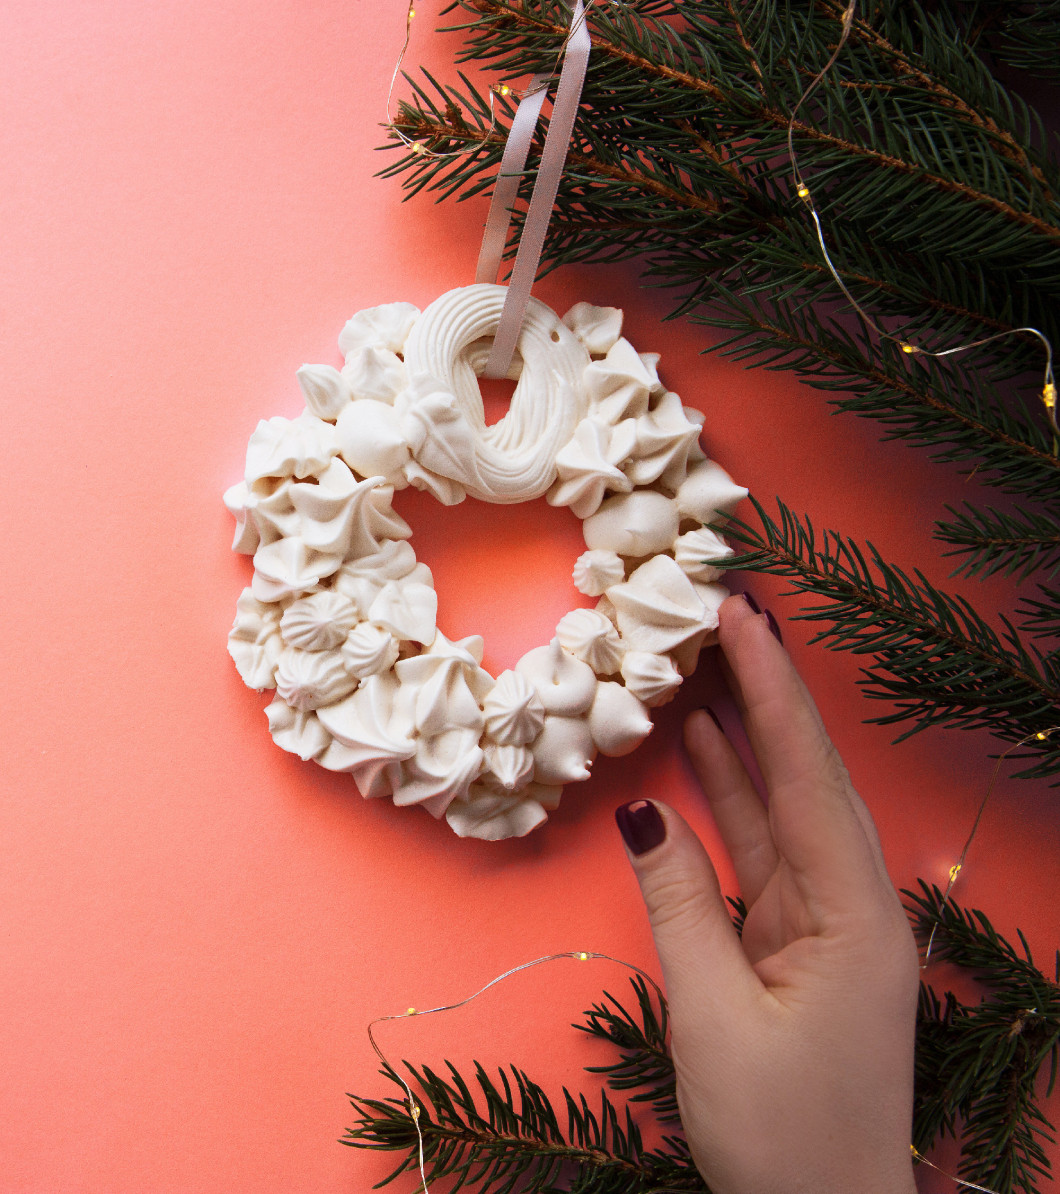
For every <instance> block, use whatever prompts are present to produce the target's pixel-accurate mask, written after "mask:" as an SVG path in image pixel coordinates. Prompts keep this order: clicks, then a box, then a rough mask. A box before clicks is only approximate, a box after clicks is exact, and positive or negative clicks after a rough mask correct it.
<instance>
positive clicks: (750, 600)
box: [743, 593, 762, 614]
mask: <svg viewBox="0 0 1060 1194" xmlns="http://www.w3.org/2000/svg"><path fill="white" fill-rule="evenodd" d="M743 599H744V601H746V602H747V604H748V605H749V606H750V607H751V608H752V609H753V610H754V612H755V613H756V614H760V613H761V612H762V607H761V606H760V605H759V604H758V602H757V601H755V599H754V597H753V596H752V594H750V593H744V594H743Z"/></svg>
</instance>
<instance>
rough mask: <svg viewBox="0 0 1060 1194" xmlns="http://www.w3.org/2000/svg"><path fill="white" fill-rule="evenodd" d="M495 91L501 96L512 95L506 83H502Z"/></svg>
mask: <svg viewBox="0 0 1060 1194" xmlns="http://www.w3.org/2000/svg"><path fill="white" fill-rule="evenodd" d="M497 90H498V91H499V92H500V94H501V95H511V93H512V89H511V88H510V87H509V86H508V84H507V83H502V84H501V85H500V87H498V88H497Z"/></svg>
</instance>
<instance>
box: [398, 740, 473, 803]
mask: <svg viewBox="0 0 1060 1194" xmlns="http://www.w3.org/2000/svg"><path fill="white" fill-rule="evenodd" d="M485 765H486V756H485V755H484V754H483V752H482V749H481V747H480V746H479V744H478V735H477V734H476V732H475V731H474V730H463V729H452V730H445V731H443V732H442V733H441V734H434V735H432V736H431V737H430V738H421V739H420V742H419V747H418V749H417V751H416V753H415V755H414V756H413V757H412V758H411V759H409V760H408V762H406V763H405V764H404V765H403V766H402V769H401V772H402V774H401V783H400V784H395V785H394V793H393V795H394V803H395V804H396V805H398V806H399V807H402V806H405V805H409V804H422V805H423V807H424V808H425V809H426V810H427V811H428V812H429V813H430V814H431V816H432V817H440V816H442V815H443V814H444V812H445V810H446V809H447V808H448V807H449V805H450V804H451V803H452V801H453V800H456V799H459V797H461V796H466V795H467V790H468V788H470V786H471V785H472V784H473V783H474V782H475V780H476V779H478V777H479V776H480V775H481V774H482V769H483V768H484V767H485Z"/></svg>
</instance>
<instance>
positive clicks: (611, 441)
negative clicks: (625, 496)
mask: <svg viewBox="0 0 1060 1194" xmlns="http://www.w3.org/2000/svg"><path fill="white" fill-rule="evenodd" d="M635 440H636V423H635V421H634V420H633V419H624V420H623V421H622V422H621V423H619V424H618V425H617V426H615V427H612V426H611V425H610V424H609V423H603V422H601V421H600V420H599V419H592V418H590V419H582V421H581V422H580V423H579V424H578V426H577V427H575V429H574V438H573V439H572V440H571V441H570V442H569V443H568V444H566V445H564V447H562V448H560V450H559V452H558V453H557V455H556V471H557V472H558V474H559V480H558V481H557V482H556V484H555V485H553V486H552V488H551V489H550V490H549V491H548V495H547V496H548V503H549V505H551V506H570V508H571V509H572V510H573V511H574V513H575V514H576V515H577V516H578V517H579V518H588V517H589V515H590V514H593V513H595V512H596V510H597V509H598V508H599V505H600V503H601V502H602V501H603V500H604V494H605V493H606V492H607V491H608V490H611V491H612V492H614V493H628V492H629V491H630V490H631V489H632V488H633V482H632V481H631V480H630V479H629V477H627V476H626V474H625V473H624V472H623V471H622V470H621V469H620V468H619V467H618V466H619V464H621V463H622V462H623V461H624V460H626V458H627V457H628V456H629V455H630V453H631V452H632V451H633V448H634V444H635ZM653 480H654V478H653Z"/></svg>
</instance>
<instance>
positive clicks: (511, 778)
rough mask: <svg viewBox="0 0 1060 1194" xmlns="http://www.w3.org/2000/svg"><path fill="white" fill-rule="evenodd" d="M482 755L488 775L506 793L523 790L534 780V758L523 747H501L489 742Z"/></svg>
mask: <svg viewBox="0 0 1060 1194" xmlns="http://www.w3.org/2000/svg"><path fill="white" fill-rule="evenodd" d="M484 753H485V756H486V769H487V771H488V773H489V774H490V776H491V777H492V778H493V779H494V780H495V781H496V783H497V784H498V785H499V786H500V787H502V788H504V789H505V790H506V791H508V792H514V791H516V790H517V789H519V788H525V787H526V785H527V784H528V783H529V782H530V781H531V780H532V779H533V778H534V756H533V755H532V754H531V753H530V751H529V750H527V749H526V747H525V746H501V745H500V744H499V743H497V742H490V743H489V744H488V745H487V746H486V748H485V752H484Z"/></svg>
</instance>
